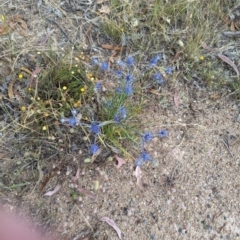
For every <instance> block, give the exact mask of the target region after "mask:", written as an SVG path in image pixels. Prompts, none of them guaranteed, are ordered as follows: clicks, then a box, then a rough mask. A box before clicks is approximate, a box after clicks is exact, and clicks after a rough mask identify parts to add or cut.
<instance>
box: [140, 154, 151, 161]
mask: <svg viewBox="0 0 240 240" xmlns="http://www.w3.org/2000/svg"><path fill="white" fill-rule="evenodd" d="M141 159H142V160H143V161H144V162H147V161H153V159H152V158H151V156H150V155H149V154H148V153H147V152H145V151H143V152H141Z"/></svg>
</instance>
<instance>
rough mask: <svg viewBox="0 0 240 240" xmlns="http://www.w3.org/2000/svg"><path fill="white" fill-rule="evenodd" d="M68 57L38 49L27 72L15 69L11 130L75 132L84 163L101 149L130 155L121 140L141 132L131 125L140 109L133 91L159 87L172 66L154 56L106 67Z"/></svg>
mask: <svg viewBox="0 0 240 240" xmlns="http://www.w3.org/2000/svg"><path fill="white" fill-rule="evenodd" d="M68 56H71V54H70V55H68V54H65V56H64V57H62V58H59V57H58V56H57V55H54V54H52V53H49V54H47V53H45V54H43V53H39V54H38V62H37V65H36V66H35V69H34V70H33V71H32V73H31V72H30V73H29V71H25V72H24V69H23V70H22V71H20V72H18V74H17V82H16V85H18V87H19V88H20V87H21V93H19V95H20V94H21V101H16V103H15V104H17V105H16V106H17V108H18V111H19V119H18V121H15V124H16V126H15V128H16V129H17V130H16V131H17V132H18V133H23V134H27V135H28V136H31V137H33V138H37V139H39V140H40V139H43V138H45V139H49V140H51V141H56V140H59V139H66V138H68V137H67V136H69V137H71V136H76V135H78V136H80V138H81V143H80V144H81V145H84V148H85V155H86V158H85V160H84V161H85V162H92V161H94V159H95V157H96V156H97V155H99V154H100V153H101V151H102V150H103V149H110V150H111V151H115V152H118V151H121V152H123V153H124V154H126V155H129V156H130V154H129V153H128V152H127V150H126V148H125V146H126V143H127V142H128V141H132V142H133V143H134V142H136V140H137V139H138V138H139V136H140V135H141V134H140V133H139V129H138V126H137V125H136V124H133V123H134V121H133V119H134V117H135V116H136V115H137V114H138V113H140V112H141V98H138V97H137V95H141V92H142V89H144V88H145V87H147V86H148V87H149V86H151V87H154V86H155V87H157V88H159V87H161V86H162V85H163V84H164V83H165V77H166V76H167V75H171V74H172V73H173V70H174V69H173V68H172V67H171V66H158V65H159V63H160V62H161V60H162V57H161V55H160V54H157V55H155V56H153V57H152V58H151V59H150V60H148V61H147V62H141V61H140V62H137V58H136V57H134V56H132V55H130V56H128V57H126V58H125V59H121V58H118V59H116V62H115V63H114V64H111V65H110V62H108V61H104V60H101V59H98V58H96V57H92V58H91V57H89V56H86V55H84V53H81V54H80V56H78V57H76V58H73V57H71V58H69V57H68ZM143 65H144V66H145V67H144V68H142V66H143ZM139 66H141V69H140V67H139ZM143 86H144V87H143ZM137 99H138V100H137ZM134 100H135V101H134ZM6 110H7V109H6ZM9 114H11V113H10V112H9ZM61 141H64V140H61ZM87 155H89V156H92V157H90V158H89V157H87Z"/></svg>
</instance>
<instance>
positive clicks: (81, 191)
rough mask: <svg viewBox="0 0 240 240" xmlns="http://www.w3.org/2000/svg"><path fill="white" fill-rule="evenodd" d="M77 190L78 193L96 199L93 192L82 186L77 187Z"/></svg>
mask: <svg viewBox="0 0 240 240" xmlns="http://www.w3.org/2000/svg"><path fill="white" fill-rule="evenodd" d="M77 190H78V191H79V192H80V193H83V194H84V195H86V196H88V197H89V198H92V199H93V200H96V196H95V195H94V194H92V193H91V192H90V191H88V190H86V189H84V188H82V187H78V188H77Z"/></svg>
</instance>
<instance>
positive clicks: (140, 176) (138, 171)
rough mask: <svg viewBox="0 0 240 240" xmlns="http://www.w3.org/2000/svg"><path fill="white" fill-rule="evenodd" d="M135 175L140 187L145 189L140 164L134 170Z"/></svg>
mask: <svg viewBox="0 0 240 240" xmlns="http://www.w3.org/2000/svg"><path fill="white" fill-rule="evenodd" d="M133 175H134V176H135V177H136V178H137V185H138V186H139V187H140V189H141V190H144V187H143V184H142V170H141V168H140V167H139V166H137V167H136V169H135V171H134V172H133Z"/></svg>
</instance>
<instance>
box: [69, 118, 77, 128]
mask: <svg viewBox="0 0 240 240" xmlns="http://www.w3.org/2000/svg"><path fill="white" fill-rule="evenodd" d="M68 124H69V126H71V127H73V126H75V125H76V124H77V119H76V118H75V117H70V118H69V119H68Z"/></svg>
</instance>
